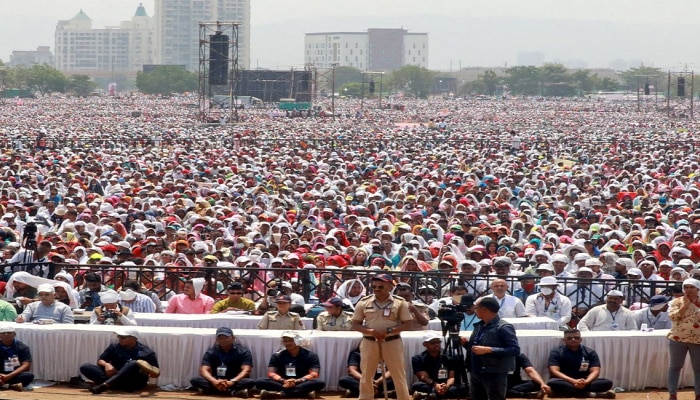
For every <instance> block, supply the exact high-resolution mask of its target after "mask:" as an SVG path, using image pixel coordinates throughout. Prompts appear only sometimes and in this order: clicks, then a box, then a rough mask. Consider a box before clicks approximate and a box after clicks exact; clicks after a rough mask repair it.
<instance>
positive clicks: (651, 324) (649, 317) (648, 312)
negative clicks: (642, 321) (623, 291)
mask: <svg viewBox="0 0 700 400" xmlns="http://www.w3.org/2000/svg"><path fill="white" fill-rule="evenodd" d="M652 315H653V314H652V313H651V310H649V309H648V308H647V321H649V328H652V327H653V326H654V324H655V323H656V321H658V320H659V318H661V313H659V315H657V316H656V317H655V318H654V321H652V320H651V316H652Z"/></svg>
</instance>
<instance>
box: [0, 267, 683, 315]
mask: <svg viewBox="0 0 700 400" xmlns="http://www.w3.org/2000/svg"><path fill="white" fill-rule="evenodd" d="M17 271H27V272H30V273H36V272H37V271H52V272H51V273H55V272H58V271H65V272H68V273H69V274H71V275H72V276H73V277H74V280H75V286H76V287H82V286H83V283H84V279H85V274H86V273H89V272H95V273H97V274H98V275H99V276H100V278H101V281H102V284H104V285H105V286H108V287H112V288H116V289H119V288H121V287H122V284H123V283H124V282H125V281H126V280H136V281H138V282H139V283H140V284H141V285H143V287H145V288H147V289H149V290H151V291H153V292H155V293H156V294H157V295H158V297H159V298H161V299H162V300H165V299H166V296H167V293H168V292H169V291H174V292H177V293H180V292H182V288H183V286H184V282H185V281H187V280H188V279H193V278H204V279H205V286H204V289H203V292H204V293H206V294H208V295H211V296H212V297H215V298H224V297H226V296H228V295H227V292H226V288H227V287H228V285H229V284H230V283H231V282H240V283H241V284H243V286H244V289H245V290H246V297H248V298H251V299H252V300H254V301H257V300H260V299H262V298H263V297H264V296H275V295H277V294H278V291H279V289H280V288H281V283H282V282H283V281H284V282H291V283H292V286H293V288H292V290H293V292H294V293H298V294H300V295H302V296H303V297H304V299H306V301H307V303H316V302H323V301H325V300H327V299H329V298H330V297H332V296H335V295H336V294H337V292H338V289H339V288H340V285H342V284H343V283H344V282H346V281H349V280H353V279H356V280H359V281H360V282H361V283H362V286H363V288H362V290H363V291H364V293H368V294H369V293H371V285H370V281H371V279H372V277H373V276H375V275H376V274H378V273H389V274H391V275H392V277H393V278H394V280H395V281H396V282H405V283H408V284H409V285H410V286H411V287H412V289H413V292H414V294H415V296H416V298H419V299H422V300H423V301H424V302H426V303H429V302H430V301H431V299H435V298H441V297H449V296H450V293H451V291H452V289H453V288H454V287H455V286H464V287H466V288H467V292H468V293H470V294H472V295H474V297H479V296H482V295H484V294H487V293H489V290H490V289H489V288H490V287H491V284H492V283H493V281H494V280H496V279H505V280H506V282H507V283H508V289H507V290H508V293H510V294H513V293H514V291H515V290H516V289H518V288H520V280H521V279H522V278H521V277H519V276H516V275H509V276H498V275H481V274H460V273H453V272H443V271H440V270H434V271H426V272H417V271H377V270H355V269H324V268H320V269H318V268H308V269H307V268H305V269H291V268H245V267H243V268H241V267H230V268H229V267H226V268H222V267H170V266H121V265H101V264H100V265H76V264H53V263H42V264H37V263H30V264H14V265H6V274H5V279H7V278H8V277H9V275H10V274H11V273H12V272H17ZM538 280H539V278H535V281H536V282H537V281H538ZM557 281H558V292H559V293H561V294H563V295H565V296H567V297H569V299H570V300H571V303H572V307H573V308H574V309H582V310H583V309H589V308H591V307H593V306H596V305H598V304H602V303H604V301H605V295H606V294H607V293H608V292H609V291H610V290H613V289H615V290H619V291H621V292H622V293H623V295H624V297H625V299H626V303H627V304H628V305H631V304H632V303H646V302H648V301H649V299H650V298H651V297H652V296H654V295H657V294H664V295H666V296H671V294H672V293H671V292H672V288H673V287H674V286H680V285H682V283H681V282H674V281H655V280H630V279H582V278H557ZM351 290H352V289H351V288H348V290H346V293H347V292H349V291H351ZM359 294H360V293H359V292H358V293H356V294H354V295H352V296H353V297H354V296H358V295H359Z"/></svg>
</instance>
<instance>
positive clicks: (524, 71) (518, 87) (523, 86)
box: [504, 65, 541, 96]
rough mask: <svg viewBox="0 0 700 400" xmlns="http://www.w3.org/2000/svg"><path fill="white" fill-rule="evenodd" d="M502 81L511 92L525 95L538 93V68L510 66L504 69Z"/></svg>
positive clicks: (539, 84) (539, 88)
mask: <svg viewBox="0 0 700 400" xmlns="http://www.w3.org/2000/svg"><path fill="white" fill-rule="evenodd" d="M504 81H505V83H506V84H507V85H508V88H509V89H510V91H511V93H513V94H517V95H526V96H536V95H539V94H540V90H541V81H540V69H539V68H537V67H535V66H532V65H529V66H517V67H510V68H508V69H506V77H505V78H504Z"/></svg>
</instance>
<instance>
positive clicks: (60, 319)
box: [17, 283, 73, 324]
mask: <svg viewBox="0 0 700 400" xmlns="http://www.w3.org/2000/svg"><path fill="white" fill-rule="evenodd" d="M37 294H38V296H39V301H35V302H33V303H29V304H28V305H27V307H25V308H24V311H22V314H20V316H19V317H17V322H18V323H20V324H21V323H23V322H34V321H38V320H52V321H53V322H56V323H59V324H72V323H73V311H72V310H71V309H70V307H69V306H67V305H66V304H63V303H61V302H60V301H56V292H55V290H54V287H53V285H52V284H50V283H42V284H41V285H39V287H38V288H37Z"/></svg>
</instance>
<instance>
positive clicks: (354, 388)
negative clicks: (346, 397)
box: [338, 375, 394, 397]
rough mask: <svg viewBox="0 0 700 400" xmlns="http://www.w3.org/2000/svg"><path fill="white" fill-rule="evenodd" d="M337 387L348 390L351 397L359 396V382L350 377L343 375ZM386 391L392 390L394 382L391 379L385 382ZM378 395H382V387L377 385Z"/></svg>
mask: <svg viewBox="0 0 700 400" xmlns="http://www.w3.org/2000/svg"><path fill="white" fill-rule="evenodd" d="M338 385H339V386H340V387H341V388H343V389H347V390H349V391H350V394H351V395H352V397H357V396H359V395H360V381H358V380H357V379H355V378H353V377H352V376H350V375H345V376H344V377H342V378H340V380H339V381H338ZM386 390H388V391H391V390H394V381H393V380H392V379H391V378H389V379H387V381H386ZM379 393H382V394H383V393H384V385H379Z"/></svg>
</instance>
